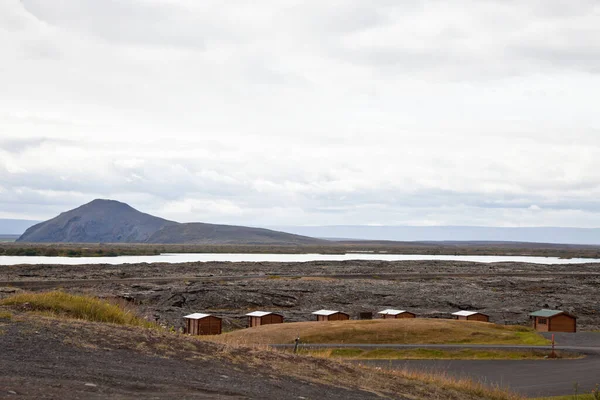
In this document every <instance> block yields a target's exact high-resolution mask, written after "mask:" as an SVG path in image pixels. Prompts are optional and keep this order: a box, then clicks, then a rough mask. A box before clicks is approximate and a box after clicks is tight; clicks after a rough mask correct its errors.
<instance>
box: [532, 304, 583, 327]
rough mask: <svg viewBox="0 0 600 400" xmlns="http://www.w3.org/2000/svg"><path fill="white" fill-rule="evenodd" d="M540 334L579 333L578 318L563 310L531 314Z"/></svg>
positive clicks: (541, 311)
mask: <svg viewBox="0 0 600 400" xmlns="http://www.w3.org/2000/svg"><path fill="white" fill-rule="evenodd" d="M529 318H531V319H532V320H533V328H534V329H535V330H536V331H539V332H577V317H575V316H574V315H571V314H569V313H567V312H564V311H561V310H547V309H541V310H538V311H535V312H532V313H531V314H529Z"/></svg>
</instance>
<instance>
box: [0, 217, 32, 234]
mask: <svg viewBox="0 0 600 400" xmlns="http://www.w3.org/2000/svg"><path fill="white" fill-rule="evenodd" d="M38 222H39V221H30V220H28V219H2V218H0V235H20V234H22V233H23V232H25V230H26V229H27V228H29V227H30V226H32V225H35V224H37V223H38Z"/></svg>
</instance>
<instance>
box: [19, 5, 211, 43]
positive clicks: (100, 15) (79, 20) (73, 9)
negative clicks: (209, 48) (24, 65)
mask: <svg viewBox="0 0 600 400" xmlns="http://www.w3.org/2000/svg"><path fill="white" fill-rule="evenodd" d="M23 4H24V6H25V8H26V9H27V10H28V11H29V12H30V13H31V14H32V15H34V16H36V17H37V18H38V19H40V20H41V21H44V22H47V23H49V24H51V25H54V26H57V27H60V28H65V29H69V30H75V31H77V32H80V33H85V34H91V35H94V36H96V37H99V38H101V39H103V40H107V41H110V42H113V43H130V44H147V45H158V46H165V47H167V46H169V47H186V48H192V49H197V50H202V49H204V47H205V41H204V35H203V34H202V30H201V29H199V28H200V26H198V25H197V24H196V23H195V21H194V19H195V17H205V18H206V19H207V20H209V19H210V18H209V17H208V16H202V15H192V14H190V12H189V11H186V10H185V9H182V8H179V7H177V6H176V5H174V4H171V5H168V4H166V3H163V4H161V3H159V2H154V3H150V2H144V1H139V0H103V1H95V0H81V1H79V0H67V1H64V2H61V3H58V4H57V3H56V2H52V3H50V2H48V1H45V0H25V1H24V2H23Z"/></svg>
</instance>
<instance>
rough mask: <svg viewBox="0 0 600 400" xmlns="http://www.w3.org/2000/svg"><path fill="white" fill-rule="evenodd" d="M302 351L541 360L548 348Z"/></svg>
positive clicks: (352, 355) (351, 356) (359, 355)
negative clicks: (520, 349) (541, 349)
mask: <svg viewBox="0 0 600 400" xmlns="http://www.w3.org/2000/svg"><path fill="white" fill-rule="evenodd" d="M303 353H306V354H310V355H313V356H317V357H323V358H340V359H347V360H542V359H546V358H548V353H549V352H548V351H536V350H522V351H518V350H513V351H511V350H497V349H489V350H478V349H456V350H446V349H375V350H365V349H356V348H352V349H319V350H304V351H303ZM557 354H558V357H560V358H578V357H581V356H580V355H577V354H570V353H557Z"/></svg>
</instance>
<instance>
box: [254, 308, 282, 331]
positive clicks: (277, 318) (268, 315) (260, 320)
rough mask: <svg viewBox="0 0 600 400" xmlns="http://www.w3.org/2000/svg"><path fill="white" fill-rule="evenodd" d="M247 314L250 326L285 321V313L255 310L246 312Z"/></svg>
mask: <svg viewBox="0 0 600 400" xmlns="http://www.w3.org/2000/svg"><path fill="white" fill-rule="evenodd" d="M246 316H247V317H248V328H252V327H254V326H261V325H268V324H281V323H283V315H281V314H275V313H272V312H267V311H254V312H251V313H248V314H246Z"/></svg>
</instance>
